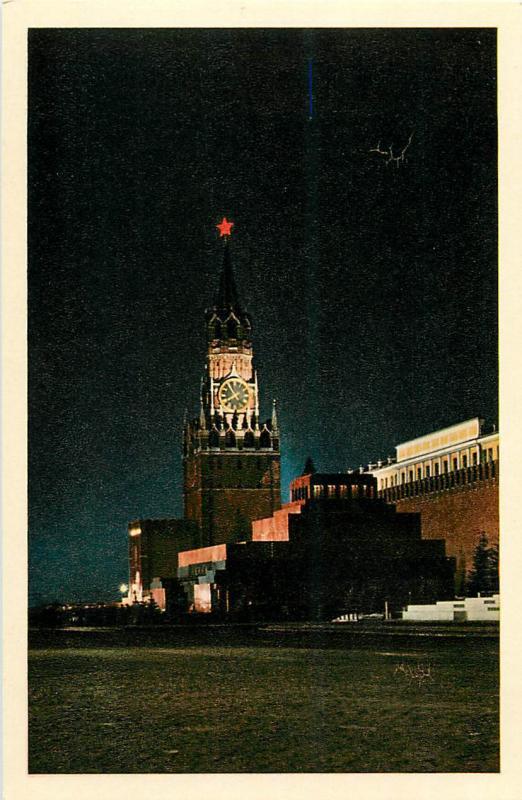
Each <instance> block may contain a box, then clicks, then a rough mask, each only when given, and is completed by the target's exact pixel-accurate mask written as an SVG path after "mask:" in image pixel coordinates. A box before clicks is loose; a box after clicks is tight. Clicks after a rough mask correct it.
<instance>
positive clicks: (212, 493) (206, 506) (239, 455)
mask: <svg viewBox="0 0 522 800" xmlns="http://www.w3.org/2000/svg"><path fill="white" fill-rule="evenodd" d="M280 507H281V489H280V464H279V454H278V453H274V452H268V453H266V452H265V453H263V452H259V451H257V452H254V453H245V452H242V451H233V452H229V453H196V454H194V455H193V456H191V457H189V458H187V459H186V461H185V517H186V518H187V519H191V520H194V521H195V522H197V523H198V524H199V525H200V527H201V537H200V541H199V542H194V546H199V547H206V546H208V545H214V544H220V543H228V542H234V541H238V540H245V539H250V538H251V522H252V520H255V519H261V518H262V517H270V516H271V515H272V514H273V513H274V511H275V510H276V509H278V508H280Z"/></svg>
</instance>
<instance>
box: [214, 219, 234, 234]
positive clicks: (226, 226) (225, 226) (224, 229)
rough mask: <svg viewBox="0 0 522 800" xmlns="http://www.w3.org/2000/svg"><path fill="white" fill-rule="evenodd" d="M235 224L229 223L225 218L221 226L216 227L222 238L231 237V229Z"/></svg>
mask: <svg viewBox="0 0 522 800" xmlns="http://www.w3.org/2000/svg"><path fill="white" fill-rule="evenodd" d="M233 224H234V223H233V222H229V221H228V220H227V218H226V217H223V219H222V220H221V222H220V223H219V225H216V228H217V229H218V231H219V235H220V236H230V228H231V227H232V226H233Z"/></svg>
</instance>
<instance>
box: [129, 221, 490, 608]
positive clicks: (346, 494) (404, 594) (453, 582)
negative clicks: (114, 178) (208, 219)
mask: <svg viewBox="0 0 522 800" xmlns="http://www.w3.org/2000/svg"><path fill="white" fill-rule="evenodd" d="M225 223H226V224H225ZM232 225H233V223H230V222H227V221H226V220H225V219H224V220H223V222H222V223H221V224H220V225H219V226H217V227H218V229H219V230H220V234H221V235H222V236H223V237H224V248H223V266H222V270H221V275H220V279H219V286H218V290H217V292H216V295H215V298H214V302H213V304H212V306H211V307H210V308H209V309H207V311H206V314H205V325H206V337H207V357H206V363H205V365H204V370H203V375H202V379H201V386H200V399H199V413H198V414H197V415H196V416H195V417H194V418H193V419H191V420H187V421H186V422H185V425H184V432H183V471H184V517H183V519H178V520H176V519H156V520H150V519H149V520H134V521H133V522H131V523H130V524H129V529H128V533H129V593H128V596H127V597H126V598H125V599H124V601H123V602H124V603H126V604H133V603H143V602H150V601H151V600H154V601H155V602H156V603H157V604H158V606H159V607H160V608H161V609H162V610H167V611H169V610H170V611H171V612H172V610H173V609H174V608H175V609H176V610H177V611H178V612H179V611H180V610H181V611H183V612H193V613H214V614H217V615H219V616H220V617H227V616H228V617H231V618H249V619H250V618H257V619H299V620H321V619H332V618H334V617H336V616H339V615H353V614H358V613H366V614H367V613H376V612H380V611H382V609H383V608H385V609H386V612H387V613H389V614H399V613H400V612H401V611H402V610H403V609H404V608H405V607H406V606H412V605H415V606H416V607H417V606H418V605H419V604H426V603H428V604H432V607H433V608H436V607H437V606H436V604H437V603H438V602H441V601H447V602H451V601H452V600H453V599H454V597H455V593H456V591H462V589H463V587H464V585H465V581H466V575H467V576H469V574H470V571H471V569H472V566H473V557H474V553H475V548H476V547H477V544H478V542H479V539H480V538H481V537H484V534H485V536H487V541H488V543H489V545H491V546H495V545H498V534H499V520H498V465H499V435H498V432H496V431H495V430H489V431H487V430H486V428H485V426H484V423H483V422H482V421H481V420H480V419H479V418H473V419H469V420H465V421H463V422H461V423H458V424H456V425H452V426H450V427H448V428H445V429H443V430H437V431H433V432H432V433H428V434H424V435H422V436H420V437H418V438H416V439H414V440H411V441H408V442H404V443H402V444H399V445H397V447H396V448H395V449H396V455H395V457H394V458H391V457H390V458H388V459H387V460H386V462H383V461H377V463H375V464H369V465H368V466H367V467H366V468H362V467H361V468H360V469H358V470H348V471H344V472H336V473H329V474H323V473H318V472H316V470H315V469H314V467H313V464H312V463H311V461H310V459H309V460H308V461H307V464H306V466H305V469H304V471H303V474H302V475H300V476H296V477H295V478H294V480H293V481H292V482H291V486H290V502H289V503H285V504H283V505H281V492H280V458H281V453H280V430H279V423H278V418H277V412H276V406H275V401H274V403H273V406H272V409H271V413H270V416H269V417H268V418H265V419H263V417H262V415H261V413H260V405H259V383H258V381H259V378H258V374H257V371H256V369H255V367H254V360H253V343H252V320H251V318H250V316H249V315H248V314H247V313H246V312H245V311H244V309H243V306H242V304H241V302H240V299H239V294H238V292H237V288H236V285H235V281H234V276H233V271H232V264H231V254H230V245H229V242H228V239H229V236H230V230H231V227H232Z"/></svg>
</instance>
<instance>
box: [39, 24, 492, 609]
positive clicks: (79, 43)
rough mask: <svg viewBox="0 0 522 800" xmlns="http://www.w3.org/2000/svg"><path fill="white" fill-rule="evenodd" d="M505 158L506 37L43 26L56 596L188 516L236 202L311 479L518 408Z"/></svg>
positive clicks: (47, 401)
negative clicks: (137, 529)
mask: <svg viewBox="0 0 522 800" xmlns="http://www.w3.org/2000/svg"><path fill="white" fill-rule="evenodd" d="M309 59H313V117H312V118H311V119H310V114H309ZM412 133H413V138H412V140H411V145H410V146H409V148H408V149H407V151H406V154H405V156H406V157H405V160H404V161H403V162H401V163H400V164H399V166H398V167H397V166H396V165H394V164H392V163H390V164H387V163H386V158H385V157H384V156H382V155H379V154H378V153H375V152H370V150H371V149H372V148H376V147H377V146H378V145H379V143H380V148H381V149H386V148H388V147H389V146H390V145H393V146H394V152H395V153H399V152H400V150H401V148H403V147H404V146H405V145H406V143H407V142H408V139H409V137H410V135H411V134H412ZM496 161H497V127H496V33H495V30H493V29H489V30H472V29H458V30H457V29H437V30H415V29H408V30H406V29H405V30H401V29H375V30H369V29H367V30H364V29H354V30H350V29H344V30H315V31H314V30H298V29H295V30H276V29H272V30H261V29H257V30H252V29H250V30H248V29H245V30H238V29H236V30H175V29H172V30H170V29H169V30H161V29H159V30H158V29H148V30H125V29H120V30H94V29H93V30H89V29H78V30H53V29H48V30H45V29H43V30H32V31H30V35H29V373H30V374H29V412H30V421H29V464H30V475H29V503H30V569H31V602H38V601H42V600H50V599H53V598H59V599H63V600H67V599H69V600H89V599H113V598H115V597H117V595H118V592H117V589H118V585H119V583H120V582H122V581H125V580H126V579H127V549H126V547H127V536H126V525H127V522H128V521H129V520H130V519H133V518H136V517H162V516H179V515H180V514H181V511H182V502H181V500H182V496H181V447H180V444H181V427H182V419H183V413H184V409H185V407H188V408H189V410H190V411H196V405H197V396H198V387H199V379H200V375H201V372H202V369H203V365H204V357H205V340H204V327H203V313H204V309H205V307H206V306H207V305H209V304H210V303H211V301H212V297H213V293H214V290H215V288H216V282H217V278H218V274H219V270H220V266H221V261H222V243H221V242H220V241H219V239H218V232H217V231H216V229H215V227H214V226H215V223H216V222H218V221H219V220H220V219H221V217H222V216H223V215H224V214H226V215H227V216H228V217H229V218H230V219H232V220H234V221H235V228H234V236H233V238H232V241H231V245H232V257H233V263H234V269H235V275H236V281H237V283H238V286H239V288H240V292H241V295H242V297H243V299H244V302H245V305H246V306H247V308H248V310H249V311H250V313H251V314H252V317H253V320H254V347H255V357H256V363H257V368H258V370H259V380H260V391H261V397H262V401H263V406H264V409H263V408H262V412H263V410H264V413H265V415H266V416H268V415H269V412H270V404H271V399H272V397H274V398H277V400H278V403H279V415H280V423H281V429H282V463H283V490H284V495H285V496H286V491H287V487H288V482H289V480H290V479H291V478H292V477H293V476H294V475H295V474H296V473H298V472H300V471H301V469H302V466H303V464H304V461H305V458H306V456H307V455H308V454H311V455H312V456H313V458H314V461H315V464H316V467H317V468H319V469H321V470H335V471H337V470H342V469H345V468H347V467H356V466H359V464H366V463H368V461H370V460H375V459H377V458H378V457H385V456H386V455H388V454H392V453H393V452H394V451H393V447H394V445H395V444H397V443H398V442H400V441H404V440H407V439H408V438H413V437H415V436H418V435H421V434H423V433H426V432H429V431H430V430H434V429H436V428H437V427H442V426H446V425H449V424H452V423H454V422H457V421H459V420H462V419H465V418H467V417H470V416H475V415H478V416H481V417H484V418H486V419H487V420H489V421H496V417H497V190H496V186H497V184H496V181H497V178H496Z"/></svg>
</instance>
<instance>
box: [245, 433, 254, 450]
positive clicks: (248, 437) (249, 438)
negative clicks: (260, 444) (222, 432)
mask: <svg viewBox="0 0 522 800" xmlns="http://www.w3.org/2000/svg"><path fill="white" fill-rule="evenodd" d="M243 447H254V433H253V431H247V432H246V433H245V438H244V439H243Z"/></svg>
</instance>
